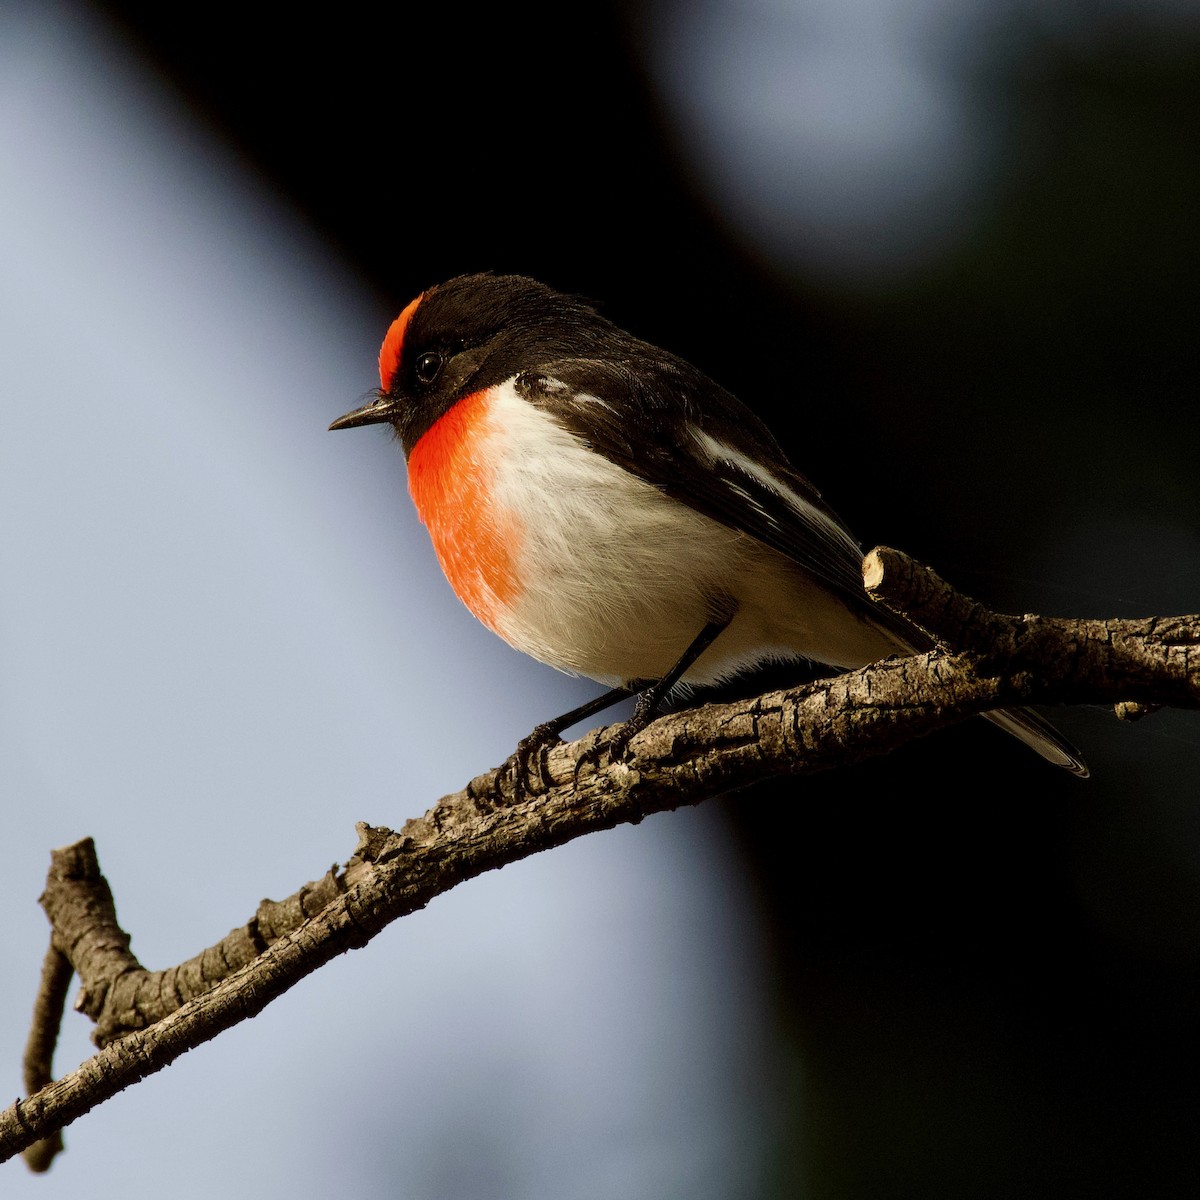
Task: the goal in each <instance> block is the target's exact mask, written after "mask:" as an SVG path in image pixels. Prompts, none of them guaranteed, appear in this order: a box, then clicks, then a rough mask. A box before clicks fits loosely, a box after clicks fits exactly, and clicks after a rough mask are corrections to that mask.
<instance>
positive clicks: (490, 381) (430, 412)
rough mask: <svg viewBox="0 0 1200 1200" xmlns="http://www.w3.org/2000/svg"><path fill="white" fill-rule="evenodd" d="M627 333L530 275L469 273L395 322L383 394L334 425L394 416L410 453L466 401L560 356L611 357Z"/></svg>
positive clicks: (382, 363) (384, 359)
mask: <svg viewBox="0 0 1200 1200" xmlns="http://www.w3.org/2000/svg"><path fill="white" fill-rule="evenodd" d="M624 336H625V335H623V334H621V332H620V331H619V330H617V329H616V327H615V326H613V325H612V324H611V323H610V322H608V321H606V320H605V319H604V318H603V317H601V316H600V315H599V314H598V313H597V312H596V311H595V310H594V309H593V308H592V307H591V306H589V305H588V304H585V303H584V302H583V301H581V300H578V299H576V298H574V297H571V296H565V295H562V294H561V293H559V292H556V291H554V290H553V289H552V288H549V287H547V286H546V285H545V284H542V283H538V282H537V281H536V280H534V279H526V278H525V277H524V276H521V275H460V276H459V277H458V278H456V279H451V280H450V281H449V282H447V283H443V284H439V285H438V286H437V287H434V288H430V289H429V290H428V291H425V292H423V293H422V294H421V295H420V296H418V297H417V298H416V300H414V301H413V302H412V303H411V304H409V305H408V307H407V308H406V309H405V310H404V311H403V312H402V313H401V314H400V316H398V317H397V318H396V320H395V321H393V322H392V326H391V328H390V329H389V330H388V333H387V337H386V338H384V342H383V346H382V348H381V349H380V352H379V383H380V387H379V391H378V393H377V394H376V396H375V398H374V399H373V400H372V401H371V402H370V403H369V404H366V405H364V406H363V407H362V408H359V409H356V410H355V411H354V412H351V413H347V414H346V415H345V416H344V417H339V418H338V420H336V421H334V423H333V424H332V425H331V426H330V429H351V428H354V427H355V426H357V425H374V424H378V423H380V422H384V421H387V422H390V423H391V424H392V425H393V426H395V429H396V432H397V434H398V435H399V437H400V440H401V442H402V443H403V445H404V452H405V453H406V454H407V453H409V452H410V451H411V450H412V448H413V446H415V445H416V443H417V441H418V440H419V439H420V437H421V435H422V434H423V433H424V432H425V431H426V430H427V429H428V428H429V427H430V426H431V425H432V424H433V423H434V421H436V420H437V419H438V417H440V416H441V415H442V414H443V413H445V412H447V411H448V410H449V409H450V408H451V407H452V406H453V405H454V404H455V403H456V402H457V401H458V400H461V399H462V398H463V397H464V396H468V395H471V394H472V393H474V392H479V391H482V390H483V389H484V388H488V387H492V386H493V385H494V384H497V383H502V382H503V381H504V380H505V379H509V378H511V377H512V376H513V375H516V374H518V373H520V372H521V371H526V370H531V369H533V368H534V367H537V366H538V365H539V364H541V363H544V362H548V361H551V360H553V359H556V358H563V357H571V356H575V355H581V356H586V355H592V354H602V353H603V352H604V350H605V348H611V346H613V345H614V344H615V343H617V342H619V341H620V340H621V339H622V338H623V337H624Z"/></svg>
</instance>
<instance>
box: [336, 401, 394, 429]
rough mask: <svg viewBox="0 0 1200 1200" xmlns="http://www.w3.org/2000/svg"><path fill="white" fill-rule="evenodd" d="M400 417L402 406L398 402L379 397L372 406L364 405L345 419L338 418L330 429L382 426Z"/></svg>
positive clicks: (372, 402)
mask: <svg viewBox="0 0 1200 1200" xmlns="http://www.w3.org/2000/svg"><path fill="white" fill-rule="evenodd" d="M399 415H400V405H399V404H397V403H396V401H394V400H390V399H388V397H387V396H379V397H377V398H376V399H374V400H372V401H371V402H370V404H364V405H363V406H362V408H356V409H355V410H354V411H353V412H348V413H347V414H346V415H345V416H344V417H338V419H337V420H336V421H334V423H333V424H332V425H330V427H329V428H330V429H355V428H357V427H358V426H359V425H380V424H382V423H383V422H384V421H391V420H392V419H393V418H395V417H397V416H399Z"/></svg>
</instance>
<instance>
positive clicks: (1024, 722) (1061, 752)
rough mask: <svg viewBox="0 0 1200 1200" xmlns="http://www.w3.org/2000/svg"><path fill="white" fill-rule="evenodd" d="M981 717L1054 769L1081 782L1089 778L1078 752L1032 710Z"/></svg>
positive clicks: (1008, 710)
mask: <svg viewBox="0 0 1200 1200" xmlns="http://www.w3.org/2000/svg"><path fill="white" fill-rule="evenodd" d="M983 715H984V716H985V717H987V719H988V720H989V721H991V722H992V724H993V725H999V726H1000V728H1001V729H1003V730H1004V731H1005V733H1011V734H1012V735H1013V737H1017V738H1020V739H1021V741H1023V742H1024V743H1025V745H1027V746H1028V747H1029V748H1030V749H1031V750H1036V751H1037V752H1038V754H1040V755H1041V756H1042V757H1043V758H1044V759H1045V760H1046V761H1047V762H1051V763H1053V764H1054V765H1055V766H1056V767H1063V768H1064V769H1065V770H1068V771H1070V772H1071V774H1072V775H1077V776H1078V777H1079V778H1080V779H1086V778H1087V777H1088V775H1089V774H1090V772H1089V771H1088V768H1087V763H1085V762H1084V761H1083V759H1082V758H1081V757H1080V754H1079V751H1078V750H1076V749H1075V747H1074V746H1072V745H1071V743H1070V742H1068V741H1067V739H1066V738H1064V737H1063V735H1062V734H1061V733H1059V732H1058V730H1057V729H1055V728H1054V726H1053V725H1051V724H1050V722H1049V721H1047V720H1046V719H1045V718H1044V717H1040V716H1039V715H1038V714H1037V713H1035V712H1034V711H1033V710H1032V709H1031V708H1006V709H1002V710H1001V711H1000V712H990V713H984V714H983Z"/></svg>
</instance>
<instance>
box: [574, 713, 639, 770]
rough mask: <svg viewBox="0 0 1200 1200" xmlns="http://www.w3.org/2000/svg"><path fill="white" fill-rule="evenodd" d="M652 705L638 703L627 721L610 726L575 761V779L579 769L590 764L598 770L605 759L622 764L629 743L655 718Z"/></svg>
mask: <svg viewBox="0 0 1200 1200" xmlns="http://www.w3.org/2000/svg"><path fill="white" fill-rule="evenodd" d="M655 715H656V714H655V711H654V707H653V705H646V706H643V705H642V704H641V703H640V702H639V703H638V705H637V707H636V708H635V709H634V710H633V715H632V716H631V717H630V718H629V720H627V721H621V722H620V723H619V724H617V725H610V726H609V727H608V728H607V729H606V730H604V731H602V732H601V733H600V735H599V736H598V737H597V738H596V740H595V741H594V742H593V743H592V744H591V745H590V746H588V747H586V748H585V749H584V751H583V753H581V754H580V756H579V758H578V759H576V761H575V778H576V780H578V779H579V771H580V768H581V767H583V766H584V764H591V766H593V767H594V768H595V769H596V770H599V769H600V766H601V761H602V760H603V759H604V758H606V757H607V759H608V761H609V762H610V763H616V762H624V761H625V759H626V756H627V755H628V754H629V743H630V742H631V741H633V739H634V738H635V737H636V736H637V735H638V734H639V733H641V732H642V730H643V729H645V728H646V726H647V725H649V724H650V722H651V721H652V720H654V717H655Z"/></svg>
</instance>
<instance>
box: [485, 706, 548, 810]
mask: <svg viewBox="0 0 1200 1200" xmlns="http://www.w3.org/2000/svg"><path fill="white" fill-rule="evenodd" d="M561 744H562V739H561V738H560V737H559V736H558V729H557V728H556V726H555V725H554V724H553V722H549V721H548V722H546V723H545V724H543V725H538V726H537V727H536V728H535V729H534V730H533V731H532V732H531V733H530V734H528V735H527V736H526V737H523V738H522V739H521V740H520V741H519V742H518V743H517V748H516V749H515V750H514V751H513V752H512V754H510V755H509V756H508V758H507V760H506V761H505V763H504V766H502V767H501V768H500V776H501V779H507V780H508V781H509V782H510V783H511V785H512V791H513V799H514V800H516V801H521V800H524V799H525V797H526V796H527V795H528V794H529V792H530V791H531V790H533V791H535V792H544V791H547V790H548V789H549V788H550V787H552V786H553V783H554V781H553V780H552V779H551V778H550V773H549V771H548V770H547V769H546V752H547V751H548V750H549V749H550V748H551V746H557V745H561ZM534 766H536V775H535V776H534V780H533V782H534V786H533V788H532V789H531V788H530V781H531V780H530V771H531V768H533V767H534Z"/></svg>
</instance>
